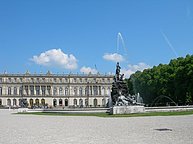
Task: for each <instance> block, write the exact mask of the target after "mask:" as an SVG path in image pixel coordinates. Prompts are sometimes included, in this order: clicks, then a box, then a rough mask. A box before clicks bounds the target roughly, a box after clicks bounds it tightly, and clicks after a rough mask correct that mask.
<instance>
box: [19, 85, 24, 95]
mask: <svg viewBox="0 0 193 144" xmlns="http://www.w3.org/2000/svg"><path fill="white" fill-rule="evenodd" d="M19 95H23V87H22V86H21V87H20V88H19Z"/></svg>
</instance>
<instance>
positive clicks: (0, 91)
mask: <svg viewBox="0 0 193 144" xmlns="http://www.w3.org/2000/svg"><path fill="white" fill-rule="evenodd" d="M0 95H2V87H0Z"/></svg>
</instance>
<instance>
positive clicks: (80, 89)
mask: <svg viewBox="0 0 193 144" xmlns="http://www.w3.org/2000/svg"><path fill="white" fill-rule="evenodd" d="M79 95H80V96H82V87H80V88H79Z"/></svg>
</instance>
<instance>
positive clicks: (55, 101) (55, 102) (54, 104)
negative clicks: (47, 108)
mask: <svg viewBox="0 0 193 144" xmlns="http://www.w3.org/2000/svg"><path fill="white" fill-rule="evenodd" d="M53 106H54V107H55V106H57V100H56V99H53Z"/></svg>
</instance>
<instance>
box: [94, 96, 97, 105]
mask: <svg viewBox="0 0 193 144" xmlns="http://www.w3.org/2000/svg"><path fill="white" fill-rule="evenodd" d="M96 106H97V99H96V98H95V99H94V107H96Z"/></svg>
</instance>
